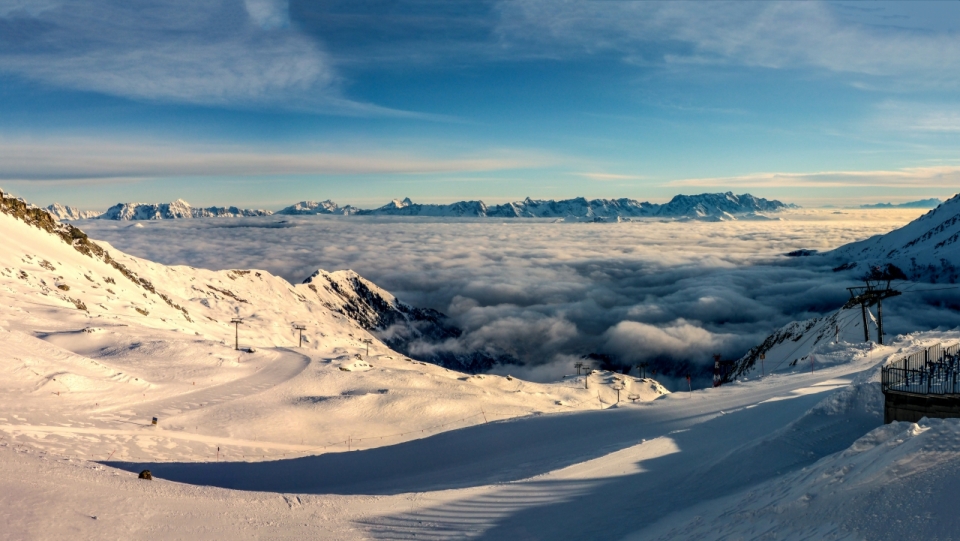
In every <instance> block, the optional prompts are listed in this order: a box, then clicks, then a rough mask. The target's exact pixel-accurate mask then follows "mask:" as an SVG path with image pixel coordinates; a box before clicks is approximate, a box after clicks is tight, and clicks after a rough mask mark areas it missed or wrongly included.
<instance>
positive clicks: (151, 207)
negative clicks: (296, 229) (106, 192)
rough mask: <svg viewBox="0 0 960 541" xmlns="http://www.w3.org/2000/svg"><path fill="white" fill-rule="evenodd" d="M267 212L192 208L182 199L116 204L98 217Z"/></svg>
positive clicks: (224, 215)
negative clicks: (150, 202) (152, 202)
mask: <svg viewBox="0 0 960 541" xmlns="http://www.w3.org/2000/svg"><path fill="white" fill-rule="evenodd" d="M271 214H273V213H272V212H270V211H269V210H259V209H257V210H251V209H241V208H237V207H208V208H194V207H192V206H190V203H187V202H186V201H184V200H183V199H177V200H176V201H174V202H172V203H159V204H149V203H117V204H116V205H114V206H112V207H110V208H109V209H107V211H106V212H104V213H103V214H101V215H100V216H98V218H100V219H103V220H171V219H183V218H237V217H241V216H270V215H271Z"/></svg>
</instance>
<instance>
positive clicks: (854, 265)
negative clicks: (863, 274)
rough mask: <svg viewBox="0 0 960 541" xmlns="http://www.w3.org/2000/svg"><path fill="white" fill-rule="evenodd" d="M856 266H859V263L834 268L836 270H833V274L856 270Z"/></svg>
mask: <svg viewBox="0 0 960 541" xmlns="http://www.w3.org/2000/svg"><path fill="white" fill-rule="evenodd" d="M856 266H857V263H856V262H851V263H844V264H843V265H840V266H839V267H834V268H833V272H843V271H846V270H850V269H853V268H856Z"/></svg>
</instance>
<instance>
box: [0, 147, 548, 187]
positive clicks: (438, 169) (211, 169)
mask: <svg viewBox="0 0 960 541" xmlns="http://www.w3.org/2000/svg"><path fill="white" fill-rule="evenodd" d="M542 160H543V157H542V156H538V155H535V154H529V153H523V152H512V151H503V150H491V151H487V152H479V151H478V152H475V153H473V154H469V155H459V156H454V157H435V156H430V155H427V154H415V153H410V152H399V151H389V150H380V151H376V150H374V151H349V150H348V151H331V150H326V151H324V150H309V149H308V150H301V151H298V152H289V151H286V152H285V151H274V152H270V151H268V150H264V149H262V148H250V147H244V146H229V145H192V146H187V145H174V144H170V143H155V144H148V143H120V142H116V141H97V140H94V141H90V140H85V139H61V140H44V141H42V142H36V141H31V140H27V139H10V138H0V180H3V181H64V180H69V181H75V180H90V181H103V180H120V179H123V180H142V179H150V178H169V177H253V176H264V175H351V174H430V173H456V172H476V171H495V170H505V169H523V168H529V167H536V166H539V165H542V164H543V161H542Z"/></svg>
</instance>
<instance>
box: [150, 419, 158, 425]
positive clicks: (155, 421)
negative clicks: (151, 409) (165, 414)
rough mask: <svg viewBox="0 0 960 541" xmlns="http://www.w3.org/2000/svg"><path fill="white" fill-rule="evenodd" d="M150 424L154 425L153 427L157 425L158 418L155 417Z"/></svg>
mask: <svg viewBox="0 0 960 541" xmlns="http://www.w3.org/2000/svg"><path fill="white" fill-rule="evenodd" d="M150 424H153V425H155V424H157V418H156V417H154V418H153V421H151V422H150Z"/></svg>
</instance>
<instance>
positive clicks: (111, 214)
mask: <svg viewBox="0 0 960 541" xmlns="http://www.w3.org/2000/svg"><path fill="white" fill-rule="evenodd" d="M795 207H796V205H788V204H784V203H781V202H780V201H777V200H768V199H763V198H761V197H754V196H752V195H750V194H743V195H734V194H733V193H732V192H727V193H706V194H700V195H677V196H675V197H674V198H673V199H671V200H670V202H669V203H666V204H658V203H649V202H646V201H643V202H641V201H637V200H636V199H627V198H621V199H591V200H588V199H586V198H583V197H577V198H574V199H564V200H561V201H555V200H553V199H531V198H529V197H528V198H526V199H524V200H523V201H516V202H513V203H505V204H502V205H487V204H486V203H484V202H483V201H459V202H457V203H452V204H447V205H437V204H422V203H414V202H413V201H411V200H410V198H405V199H394V200H393V201H391V202H390V203H388V204H386V205H384V206H382V207H380V208H376V209H360V208H357V207H354V206H351V205H346V206H343V207H341V206H340V205H338V204H337V203H335V202H333V201H330V200H327V201H321V202H316V201H301V202H299V203H297V204H295V205H291V206H289V207H286V208H284V209H282V210H280V211H278V212H277V213H276V214H281V215H300V216H302V215H321V214H322V215H343V216H424V217H456V218H464V217H474V218H555V219H563V220H565V221H583V222H608V221H614V222H616V221H624V220H630V219H632V218H670V219H691V220H707V221H723V220H737V219H760V220H764V219H776V218H773V217H770V216H767V215H766V214H765V213H775V212H779V211H782V210H784V209H788V208H795ZM47 210H49V211H50V213H51V214H53V215H54V216H56V217H57V218H58V219H60V220H68V221H69V220H83V219H90V218H99V219H104V220H165V219H182V218H225V217H230V218H232V217H239V216H269V215H271V214H273V213H272V212H270V211H268V210H250V209H240V208H237V207H208V208H194V207H191V206H190V204H189V203H187V202H186V201H184V200H182V199H178V200H177V201H174V202H172V203H160V204H146V203H120V204H117V205H114V206H112V207H110V208H109V209H108V210H107V211H106V212H104V213H95V212H84V211H80V210H77V209H75V208H72V207H67V206H63V205H60V204H57V203H55V204H53V205H50V206H49V207H47Z"/></svg>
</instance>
